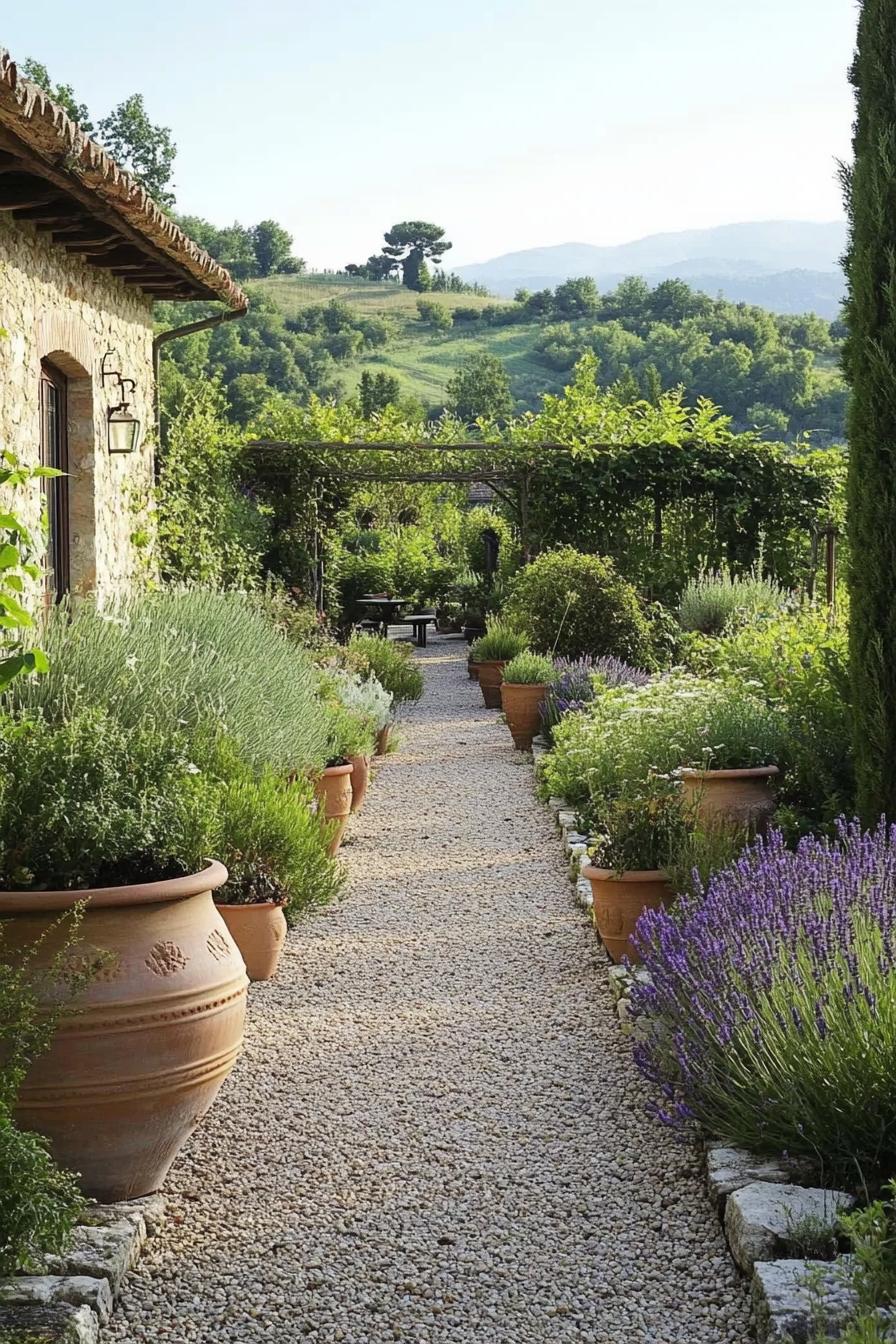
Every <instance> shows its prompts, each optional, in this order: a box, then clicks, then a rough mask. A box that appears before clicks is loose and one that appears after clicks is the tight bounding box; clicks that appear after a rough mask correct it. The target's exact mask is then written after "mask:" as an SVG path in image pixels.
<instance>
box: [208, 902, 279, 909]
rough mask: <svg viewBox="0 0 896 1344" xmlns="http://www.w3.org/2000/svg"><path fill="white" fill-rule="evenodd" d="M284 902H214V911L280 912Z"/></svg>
mask: <svg viewBox="0 0 896 1344" xmlns="http://www.w3.org/2000/svg"><path fill="white" fill-rule="evenodd" d="M285 904H286V902H285V901H215V909H216V910H282V909H283V907H284V905H285Z"/></svg>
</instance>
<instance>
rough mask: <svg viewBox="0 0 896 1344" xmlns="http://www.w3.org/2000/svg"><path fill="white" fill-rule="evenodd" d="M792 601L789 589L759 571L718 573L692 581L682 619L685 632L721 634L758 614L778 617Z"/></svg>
mask: <svg viewBox="0 0 896 1344" xmlns="http://www.w3.org/2000/svg"><path fill="white" fill-rule="evenodd" d="M788 598H789V594H788V593H787V591H786V589H784V588H782V587H781V585H780V584H778V583H775V582H774V580H772V579H765V578H763V577H762V575H761V573H760V572H759V570H758V569H754V570H753V571H752V572H751V573H749V574H746V575H736V574H732V573H731V571H730V570H718V571H716V572H715V573H706V574H701V575H700V576H699V578H696V579H691V581H690V583H688V584H687V586H686V588H685V590H684V592H683V593H682V595H681V602H680V604H679V609H678V619H679V620H680V622H681V626H682V629H684V630H699V631H700V632H701V633H702V634H705V635H720V634H721V633H722V631H723V630H725V629H729V628H731V627H733V626H735V625H737V624H745V623H746V622H748V621H750V620H752V619H753V618H755V617H756V616H758V615H768V616H771V615H775V614H776V613H777V612H779V611H780V610H781V608H782V607H783V606H785V604H786V603H787V601H788Z"/></svg>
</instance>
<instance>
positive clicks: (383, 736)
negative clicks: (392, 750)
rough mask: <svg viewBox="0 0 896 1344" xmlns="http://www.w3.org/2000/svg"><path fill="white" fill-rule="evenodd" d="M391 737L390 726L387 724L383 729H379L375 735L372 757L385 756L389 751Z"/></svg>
mask: <svg viewBox="0 0 896 1344" xmlns="http://www.w3.org/2000/svg"><path fill="white" fill-rule="evenodd" d="M391 735H392V725H391V723H387V724H386V726H385V728H381V729H380V730H379V732H378V733H377V735H376V747H375V749H374V753H373V754H374V756H385V754H386V752H387V751H388V750H389V738H390V736H391Z"/></svg>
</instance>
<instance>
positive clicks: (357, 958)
mask: <svg viewBox="0 0 896 1344" xmlns="http://www.w3.org/2000/svg"><path fill="white" fill-rule="evenodd" d="M465 652H466V650H465V648H464V646H463V645H462V644H460V643H459V642H458V641H452V640H448V639H434V640H433V641H432V643H431V645H430V647H429V648H428V649H427V650H425V651H423V652H421V655H420V656H421V658H422V659H423V662H424V664H425V669H426V694H425V697H424V699H423V701H422V702H421V704H420V705H419V706H417V707H415V708H414V709H413V710H412V711H411V712H410V713H409V715H408V716H407V718H406V721H405V725H404V728H403V733H402V736H403V739H404V744H403V747H402V750H401V751H400V753H399V754H398V755H396V756H393V757H392V758H390V759H389V760H388V762H387V763H386V765H385V766H384V767H383V769H382V770H381V771H380V774H379V778H378V780H377V782H376V784H375V786H374V787H373V789H372V790H371V792H370V794H369V801H368V803H367V806H366V808H365V811H364V813H363V815H362V816H361V817H359V818H356V819H355V820H354V822H353V825H352V834H351V843H350V844H349V845H348V846H347V847H346V848H345V849H344V850H343V853H344V856H345V862H346V864H347V866H348V869H349V877H350V881H349V885H348V889H347V893H346V896H345V898H344V900H342V901H341V902H340V904H339V905H338V906H337V907H335V908H333V909H331V910H329V911H327V912H326V913H324V914H322V915H317V916H315V917H314V918H313V919H311V920H309V921H308V922H306V923H305V924H303V925H302V926H301V928H300V929H298V930H297V931H295V932H294V933H293V934H292V935H291V936H290V940H289V945H288V948H287V952H286V954H285V957H284V962H283V964H282V966H281V970H280V976H279V979H278V980H277V981H275V982H274V983H272V984H270V985H259V986H255V987H253V990H252V994H251V1016H250V1024H249V1028H248V1033H247V1038H246V1048H245V1050H244V1053H243V1055H242V1058H241V1060H240V1063H239V1065H238V1066H237V1069H236V1070H235V1072H234V1074H233V1075H232V1077H231V1079H230V1080H229V1082H228V1083H227V1084H226V1086H225V1088H224V1091H223V1093H222V1095H221V1097H220V1098H219V1100H218V1103H217V1105H216V1106H215V1108H214V1110H213V1111H212V1113H211V1114H210V1116H209V1117H208V1119H207V1121H206V1122H205V1124H204V1126H203V1127H202V1128H201V1130H200V1131H199V1132H198V1133H197V1134H196V1135H195V1136H194V1138H193V1140H192V1142H191V1143H190V1145H189V1147H188V1149H187V1150H186V1152H185V1153H184V1154H183V1155H182V1156H181V1158H180V1159H179V1160H178V1162H177V1164H176V1166H175V1170H174V1172H173V1173H172V1176H171V1179H170V1182H169V1209H170V1213H169V1219H168V1223H167V1226H166V1229H165V1231H164V1232H163V1234H162V1235H161V1236H160V1237H159V1238H158V1239H157V1240H156V1242H155V1244H154V1247H153V1249H151V1250H149V1251H148V1253H147V1254H146V1255H145V1256H144V1259H143V1260H142V1262H141V1264H140V1267H139V1269H138V1270H137V1271H136V1272H135V1273H134V1274H132V1275H131V1276H130V1277H129V1280H128V1283H127V1287H126V1289H125V1292H124V1295H123V1298H122V1302H121V1305H120V1307H119V1309H118V1311H117V1312H116V1315H115V1318H114V1321H113V1323H112V1324H111V1325H110V1326H109V1327H108V1329H107V1331H106V1332H104V1335H103V1339H104V1341H108V1342H109V1344H111V1341H119V1344H125V1341H126V1342H127V1344H151V1342H152V1341H178V1342H179V1344H180V1342H181V1341H183V1344H220V1342H221V1341H227V1342H228V1344H230V1342H231V1341H233V1344H236V1342H237V1341H239V1344H256V1342H257V1341H267V1342H268V1344H271V1342H273V1344H294V1341H302V1340H306V1339H307V1340H313V1341H321V1344H323V1342H324V1341H326V1342H327V1344H329V1342H330V1341H336V1340H341V1341H345V1342H346V1344H386V1341H392V1340H406V1341H415V1342H417V1341H419V1342H420V1344H423V1341H426V1342H427V1344H473V1342H474V1341H475V1342H476V1344H536V1342H537V1344H542V1342H544V1344H565V1342H567V1341H582V1342H584V1341H589V1342H591V1344H617V1341H618V1344H648V1342H650V1344H727V1342H728V1341H743V1340H748V1339H749V1338H750V1332H749V1327H748V1320H747V1307H746V1293H745V1291H744V1289H743V1287H742V1286H741V1284H740V1283H739V1281H738V1279H737V1277H736V1274H735V1272H734V1269H733V1267H732V1265H731V1262H730V1259H729V1256H728V1254H727V1251H726V1249H725V1244H724V1241H723V1237H722V1233H721V1230H720V1228H719V1225H718V1222H717V1220H716V1218H715V1216H714V1214H713V1212H712V1210H711V1208H710V1204H709V1200H708V1199H707V1197H706V1195H705V1193H704V1190H703V1188H702V1185H701V1182H700V1180H699V1176H698V1174H697V1171H696V1164H695V1158H694V1154H693V1153H692V1152H691V1151H690V1150H689V1149H687V1148H684V1147H682V1146H680V1145H679V1144H677V1143H676V1142H674V1141H673V1140H672V1139H671V1138H670V1137H669V1136H668V1135H666V1134H665V1133H664V1132H663V1131H662V1130H660V1129H659V1128H658V1127H657V1126H656V1125H655V1124H654V1123H653V1122H652V1121H651V1120H649V1119H648V1118H646V1117H645V1115H644V1112H643V1107H644V1102H645V1099H646V1096H647V1093H646V1090H645V1088H644V1087H643V1086H642V1084H641V1082H640V1079H639V1078H638V1076H637V1074H636V1071H635V1068H634V1065H633V1064H632V1062H631V1058H630V1053H629V1046H628V1044H627V1042H626V1040H625V1038H623V1037H622V1036H621V1035H620V1033H619V1029H618V1025H617V1022H616V1019H615V1017H614V1014H613V1010H612V1006H611V1003H610V999H609V993H608V989H607V984H606V975H605V972H604V969H603V954H602V952H600V951H599V949H598V948H597V946H596V944H595V941H594V936H593V934H592V933H591V931H590V929H589V927H588V925H587V924H586V922H585V918H584V916H583V915H582V914H581V913H580V912H579V911H578V910H577V909H576V908H575V907H574V904H573V901H572V895H571V892H572V888H571V886H570V884H569V883H568V881H567V879H566V876H565V871H564V861H563V858H562V855H561V849H560V844H559V839H558V835H557V832H556V830H555V829H554V826H553V823H552V821H551V819H550V816H549V814H548V813H547V811H546V810H545V809H543V808H542V807H541V806H540V805H539V804H538V803H537V802H536V800H535V798H534V795H533V791H532V771H531V764H530V762H529V760H528V758H526V757H524V756H523V755H522V754H521V753H518V752H514V751H513V749H512V747H511V744H510V735H509V733H508V732H507V729H506V728H505V727H504V726H503V724H502V723H501V722H500V719H499V716H498V715H497V713H495V712H493V711H488V710H485V709H484V708H483V706H482V703H481V696H480V693H479V690H478V688H477V687H476V685H475V683H473V682H470V681H468V680H467V678H466V669H465V667H464V664H463V658H464V656H465Z"/></svg>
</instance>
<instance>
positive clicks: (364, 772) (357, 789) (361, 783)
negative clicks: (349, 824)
mask: <svg viewBox="0 0 896 1344" xmlns="http://www.w3.org/2000/svg"><path fill="white" fill-rule="evenodd" d="M351 763H352V806H351V810H352V811H353V812H360V810H361V808H362V807H363V806H364V799H365V798H366V797H367V785H368V784H369V783H370V757H369V756H352V757H351Z"/></svg>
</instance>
